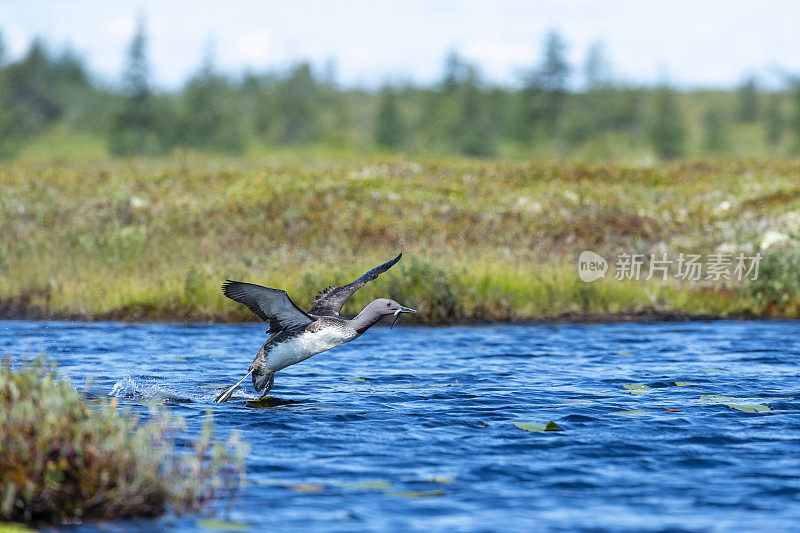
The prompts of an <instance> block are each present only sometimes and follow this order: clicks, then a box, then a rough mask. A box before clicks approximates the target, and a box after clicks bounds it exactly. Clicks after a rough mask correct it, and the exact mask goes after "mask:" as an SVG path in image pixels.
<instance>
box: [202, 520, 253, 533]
mask: <svg viewBox="0 0 800 533" xmlns="http://www.w3.org/2000/svg"><path fill="white" fill-rule="evenodd" d="M195 525H196V526H198V527H201V528H203V529H215V530H217V531H247V530H248V529H250V526H248V525H247V524H242V523H239V522H229V521H228V520H217V519H216V518H206V519H203V520H198V521H197V522H195Z"/></svg>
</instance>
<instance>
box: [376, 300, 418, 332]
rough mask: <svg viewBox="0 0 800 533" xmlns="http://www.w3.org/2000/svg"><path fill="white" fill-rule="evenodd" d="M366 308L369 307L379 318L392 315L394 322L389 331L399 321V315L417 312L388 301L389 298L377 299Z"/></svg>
mask: <svg viewBox="0 0 800 533" xmlns="http://www.w3.org/2000/svg"><path fill="white" fill-rule="evenodd" d="M368 307H371V308H372V310H373V311H374V312H375V313H377V314H378V315H379V316H386V315H394V321H393V322H392V325H391V326H390V327H389V329H391V328H393V327H394V325H395V324H397V321H398V320H400V315H401V314H402V313H416V312H417V311H416V310H414V309H411V308H410V307H405V306H402V305H400V304H399V303H397V302H395V301H394V300H390V299H389V298H378V299H377V300H375V301H373V302H372V303H371V304H369V306H368Z"/></svg>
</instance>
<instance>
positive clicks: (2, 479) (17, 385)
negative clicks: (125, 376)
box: [0, 358, 244, 527]
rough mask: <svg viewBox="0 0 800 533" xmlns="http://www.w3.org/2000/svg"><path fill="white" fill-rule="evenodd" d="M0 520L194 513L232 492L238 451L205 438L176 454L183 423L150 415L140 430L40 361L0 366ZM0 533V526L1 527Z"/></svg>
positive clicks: (239, 464) (160, 413) (123, 413)
mask: <svg viewBox="0 0 800 533" xmlns="http://www.w3.org/2000/svg"><path fill="white" fill-rule="evenodd" d="M0 425H2V428H3V431H2V432H0V487H2V491H1V492H0V520H1V521H6V520H8V521H17V522H27V523H32V522H36V523H39V522H52V523H74V522H75V521H76V520H77V521H80V520H83V519H87V518H106V519H108V518H122V517H136V516H157V515H160V514H162V513H164V512H165V511H166V510H172V511H173V512H176V513H181V512H184V511H190V510H196V509H197V508H199V507H200V506H201V505H203V504H204V503H206V502H207V501H208V500H209V499H210V498H211V497H213V496H214V495H218V494H219V493H220V492H223V491H227V490H232V489H234V488H236V486H237V484H238V481H239V480H240V478H241V476H242V475H243V453H244V450H243V448H242V445H240V444H239V443H238V441H237V440H235V439H233V440H232V441H231V442H230V443H229V445H228V446H226V445H223V444H221V443H215V442H214V441H213V440H212V428H211V426H210V425H206V427H205V428H204V431H203V433H202V434H200V435H198V436H197V437H196V438H195V439H194V440H193V442H191V446H190V448H189V449H190V452H189V453H182V452H180V451H179V448H178V447H177V446H175V445H174V444H173V439H174V437H175V436H176V435H177V434H178V432H179V431H181V430H182V428H183V422H182V420H180V419H178V418H175V417H172V416H170V415H169V413H168V412H167V411H166V410H163V409H155V408H154V409H153V410H152V411H151V413H150V416H149V418H148V420H147V421H146V422H141V421H139V420H138V417H136V416H134V415H132V414H131V413H130V412H129V411H127V410H122V409H119V408H117V405H116V401H115V399H112V400H111V402H108V401H107V400H89V399H87V398H86V397H85V396H84V395H83V394H81V393H79V392H77V391H76V390H75V389H74V388H73V387H72V386H71V385H70V383H69V380H67V379H65V378H64V377H62V376H57V375H56V373H55V370H54V369H53V367H51V366H50V364H49V363H48V362H47V361H46V360H44V359H41V358H40V359H39V360H37V361H35V362H34V363H26V364H23V365H15V366H12V364H11V361H10V360H7V359H6V360H4V361H2V362H1V363H0ZM0 527H2V522H0Z"/></svg>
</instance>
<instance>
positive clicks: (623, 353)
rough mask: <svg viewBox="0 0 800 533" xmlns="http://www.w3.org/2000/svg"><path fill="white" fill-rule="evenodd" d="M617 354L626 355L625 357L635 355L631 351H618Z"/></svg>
mask: <svg viewBox="0 0 800 533" xmlns="http://www.w3.org/2000/svg"><path fill="white" fill-rule="evenodd" d="M617 355H624V356H625V357H633V356H634V354H632V353H631V352H617Z"/></svg>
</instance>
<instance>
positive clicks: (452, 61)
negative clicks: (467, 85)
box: [442, 50, 467, 94]
mask: <svg viewBox="0 0 800 533" xmlns="http://www.w3.org/2000/svg"><path fill="white" fill-rule="evenodd" d="M466 71H467V64H466V63H465V62H464V60H463V59H461V56H460V55H459V53H458V52H457V51H456V50H451V51H450V52H449V53H448V54H447V57H446V58H445V60H444V75H443V76H442V90H443V91H444V93H445V94H453V93H454V92H456V91H457V90H458V87H459V86H460V85H461V82H463V81H464V78H465V77H466V74H467V72H466Z"/></svg>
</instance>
